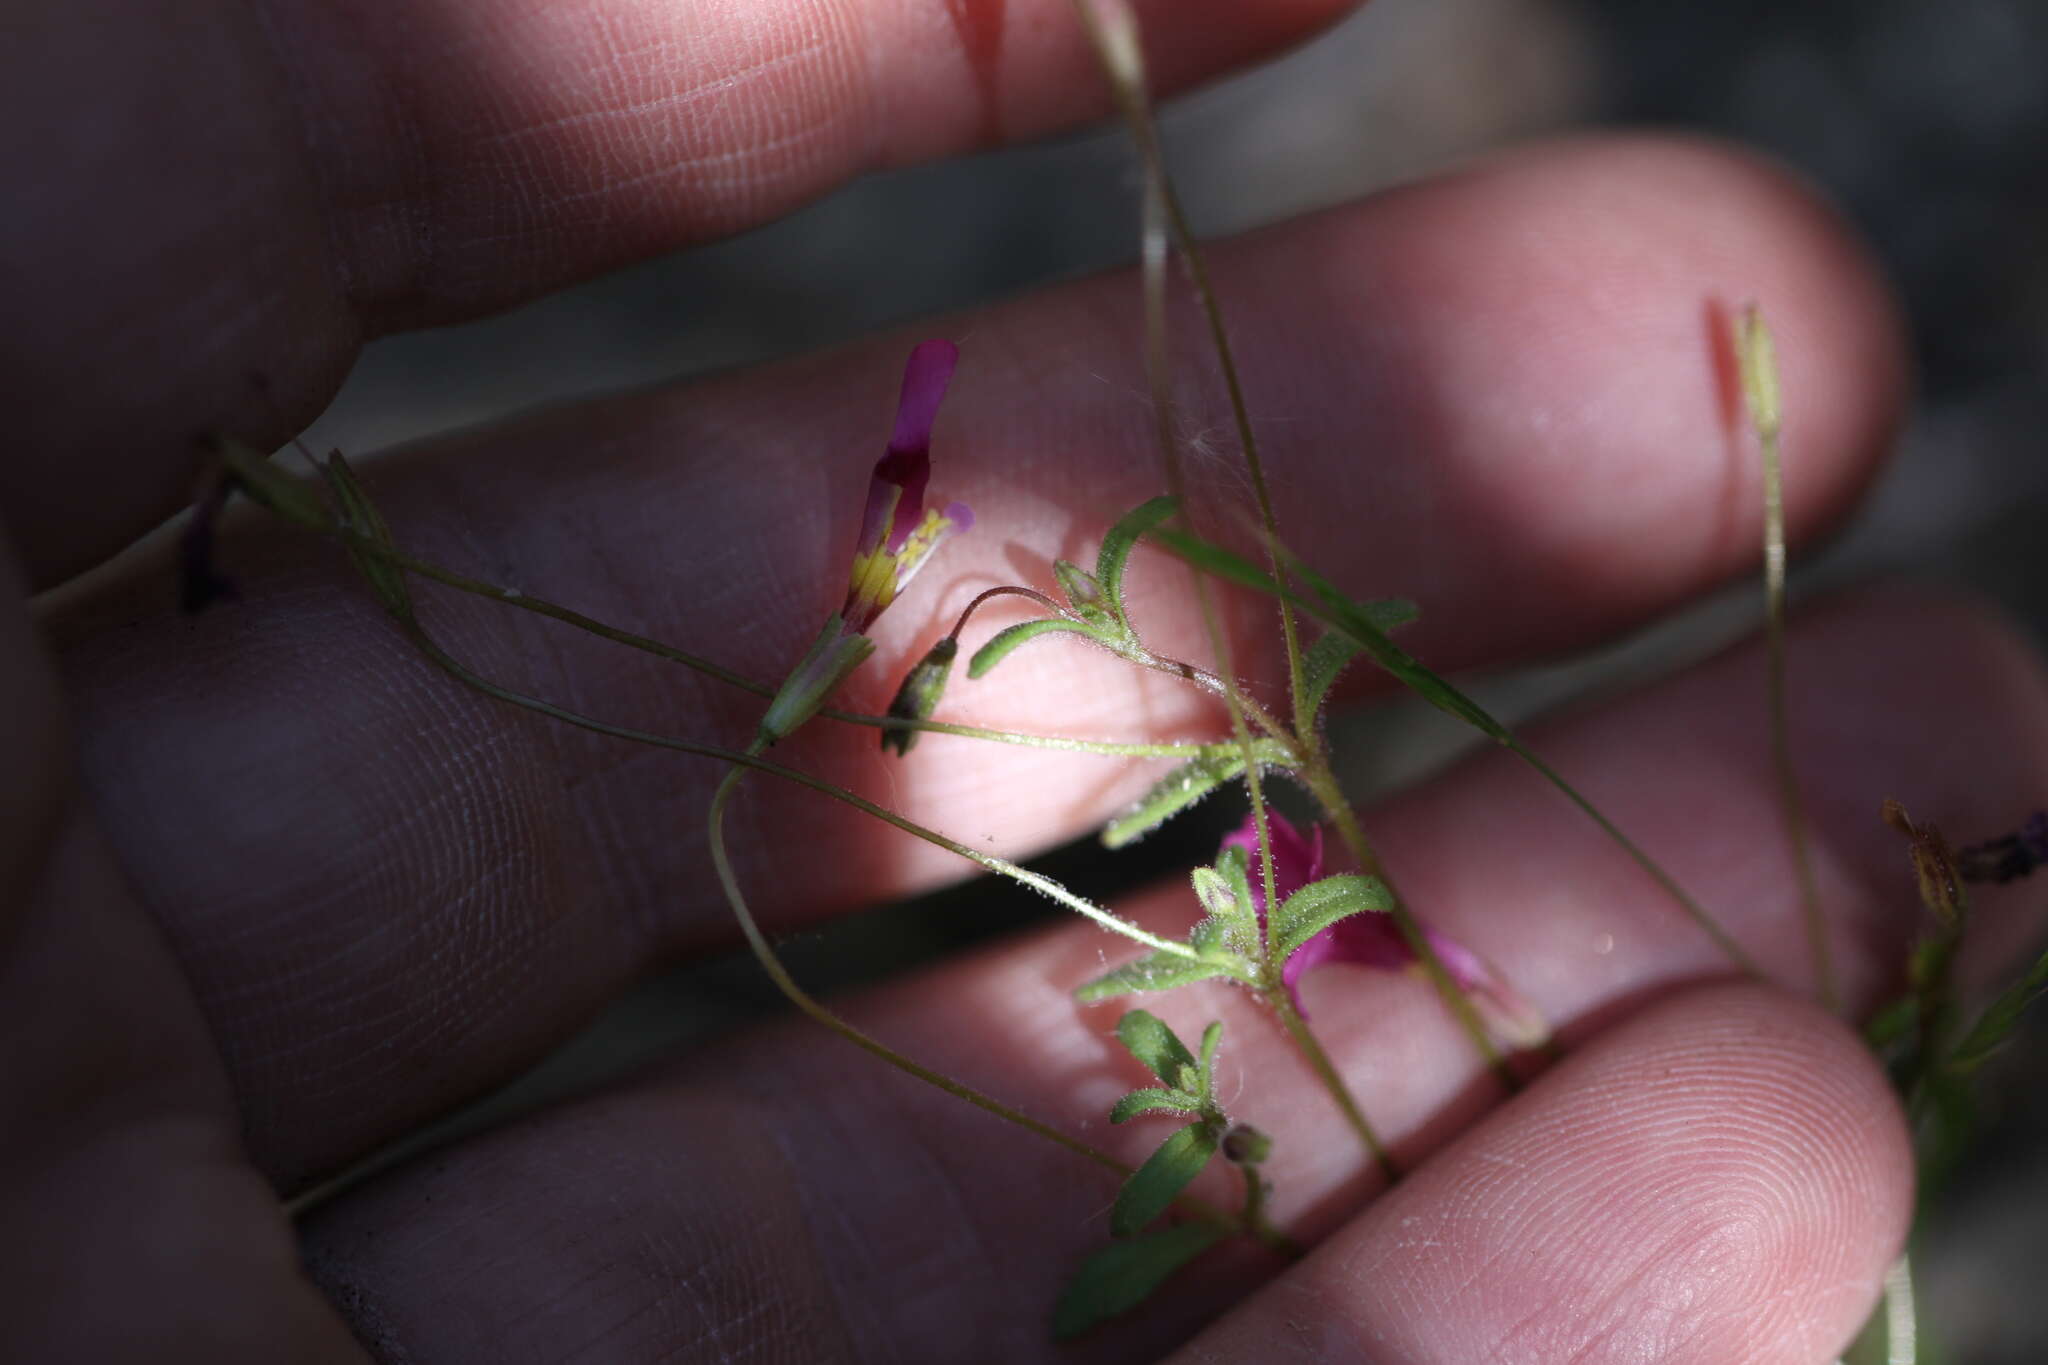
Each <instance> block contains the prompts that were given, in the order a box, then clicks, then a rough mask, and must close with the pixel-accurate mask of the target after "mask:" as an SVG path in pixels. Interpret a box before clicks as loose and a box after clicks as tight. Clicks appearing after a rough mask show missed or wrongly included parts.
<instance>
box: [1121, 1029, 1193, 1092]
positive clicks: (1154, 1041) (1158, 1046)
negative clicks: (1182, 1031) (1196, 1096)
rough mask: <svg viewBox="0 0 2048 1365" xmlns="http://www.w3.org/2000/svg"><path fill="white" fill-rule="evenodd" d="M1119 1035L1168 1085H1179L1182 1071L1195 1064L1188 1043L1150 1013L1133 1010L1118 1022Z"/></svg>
mask: <svg viewBox="0 0 2048 1365" xmlns="http://www.w3.org/2000/svg"><path fill="white" fill-rule="evenodd" d="M1116 1036H1117V1039H1118V1041H1120V1042H1121V1043H1122V1044H1123V1045H1124V1046H1125V1047H1126V1048H1128V1049H1130V1053H1131V1055H1132V1056H1133V1057H1136V1058H1137V1059H1138V1060H1139V1061H1141V1062H1143V1063H1144V1064H1145V1066H1146V1067H1147V1068H1148V1069H1149V1070H1150V1071H1151V1072H1152V1074H1153V1075H1155V1076H1157V1077H1158V1078H1159V1079H1160V1080H1162V1081H1165V1082H1166V1083H1167V1084H1168V1085H1178V1084H1179V1083H1180V1069H1181V1068H1182V1067H1184V1066H1193V1065H1194V1064H1195V1057H1194V1054H1193V1053H1191V1052H1189V1051H1188V1049H1187V1044H1185V1043H1183V1042H1181V1040H1180V1039H1179V1038H1177V1037H1175V1036H1174V1032H1173V1030H1172V1029H1170V1028H1168V1027H1167V1026H1166V1021H1165V1020H1163V1019H1161V1018H1160V1017H1159V1016H1158V1015H1156V1014H1152V1013H1151V1012H1149V1011H1147V1010H1132V1011H1130V1012H1129V1013H1128V1014H1126V1015H1124V1017H1123V1018H1121V1019H1119V1020H1117V1021H1116Z"/></svg>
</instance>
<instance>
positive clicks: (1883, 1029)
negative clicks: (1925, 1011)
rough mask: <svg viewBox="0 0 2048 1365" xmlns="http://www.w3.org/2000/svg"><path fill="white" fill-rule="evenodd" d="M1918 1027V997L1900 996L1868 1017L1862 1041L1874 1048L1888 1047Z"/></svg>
mask: <svg viewBox="0 0 2048 1365" xmlns="http://www.w3.org/2000/svg"><path fill="white" fill-rule="evenodd" d="M1919 1026H1920V1001H1919V999H1918V997H1916V996H1911V995H1902V996H1900V997H1899V998H1898V999H1896V1000H1894V1001H1892V1002H1891V1003H1890V1004H1889V1005H1886V1006H1885V1007H1884V1008H1883V1009H1880V1010H1879V1011H1878V1012H1877V1013H1876V1014H1873V1015H1871V1016H1870V1022H1869V1023H1867V1024H1865V1025H1864V1026H1863V1041H1864V1042H1866V1043H1869V1044H1870V1045H1871V1046H1872V1047H1874V1048H1885V1047H1890V1046H1891V1045H1892V1044H1893V1043H1896V1042H1898V1041H1899V1040H1900V1039H1901V1038H1904V1037H1905V1036H1906V1035H1907V1034H1909V1033H1911V1032H1912V1031H1913V1030H1914V1029H1916V1028H1918V1027H1919Z"/></svg>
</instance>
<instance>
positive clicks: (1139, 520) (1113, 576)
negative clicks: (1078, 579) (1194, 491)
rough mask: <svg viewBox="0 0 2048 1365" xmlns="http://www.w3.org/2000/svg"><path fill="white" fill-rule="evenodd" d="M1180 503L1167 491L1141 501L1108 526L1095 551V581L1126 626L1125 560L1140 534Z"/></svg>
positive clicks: (1128, 627)
mask: <svg viewBox="0 0 2048 1365" xmlns="http://www.w3.org/2000/svg"><path fill="white" fill-rule="evenodd" d="M1177 507H1178V504H1176V503H1175V502H1174V500H1173V499H1172V498H1170V497H1167V496H1166V495H1165V494H1161V495H1160V496H1159V497H1156V498H1153V499H1151V500H1150V501H1147V502H1142V503H1140V504H1138V505H1137V506H1136V507H1133V508H1132V509H1131V510H1130V511H1128V512H1126V513H1124V514H1123V516H1122V517H1120V518H1119V519H1118V520H1117V523H1116V525H1114V526H1112V527H1110V528H1109V530H1108V531H1107V532H1106V533H1105V534H1104V535H1103V537H1102V548H1101V549H1099V550H1097V551H1096V552H1095V581H1096V582H1097V583H1098V584H1100V585H1101V587H1102V595H1103V597H1104V598H1105V599H1106V605H1107V606H1108V607H1109V609H1110V610H1111V611H1112V612H1114V613H1116V619H1117V620H1118V621H1119V622H1121V623H1122V624H1123V627H1124V629H1126V630H1129V629H1130V625H1131V621H1130V618H1129V617H1128V616H1125V615H1124V562H1125V561H1126V560H1128V559H1129V558H1130V557H1131V548H1132V547H1133V546H1135V545H1136V544H1137V543H1138V540H1139V538H1140V537H1142V536H1144V535H1145V534H1146V533H1147V532H1149V531H1150V530H1152V528H1153V527H1155V526H1157V525H1159V524H1160V523H1161V522H1163V521H1165V520H1166V519H1167V518H1168V517H1170V516H1172V515H1173V514H1174V512H1175V510H1176V509H1177Z"/></svg>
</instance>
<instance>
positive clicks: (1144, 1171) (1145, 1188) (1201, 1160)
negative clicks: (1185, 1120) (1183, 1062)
mask: <svg viewBox="0 0 2048 1365" xmlns="http://www.w3.org/2000/svg"><path fill="white" fill-rule="evenodd" d="M1216 1140H1217V1139H1216V1129H1215V1127H1214V1126H1213V1125H1211V1124H1207V1123H1191V1124H1189V1125H1188V1126H1187V1127H1185V1128H1182V1129H1180V1130H1179V1131H1178V1132H1176V1133H1174V1134H1173V1135H1172V1136H1171V1137H1169V1138H1167V1139H1166V1141H1164V1142H1162V1143H1160V1144H1159V1150H1158V1151H1156V1152H1154V1153H1152V1155H1151V1156H1148V1157H1146V1158H1145V1164H1144V1165H1142V1166H1140V1167H1139V1168H1138V1169H1137V1170H1135V1171H1133V1172H1131V1175H1130V1178H1129V1179H1128V1180H1126V1181H1124V1184H1123V1188H1122V1189H1120V1190H1118V1191H1117V1194H1116V1206H1115V1207H1114V1208H1112V1209H1111V1210H1110V1211H1109V1231H1110V1235H1111V1236H1113V1237H1128V1236H1130V1235H1131V1234H1132V1233H1134V1232H1141V1231H1143V1230H1144V1228H1145V1225H1146V1224H1148V1223H1150V1222H1151V1221H1152V1220H1153V1219H1154V1218H1157V1217H1158V1216H1159V1215H1160V1214H1162V1213H1165V1212H1166V1210H1167V1208H1168V1207H1169V1206H1170V1205H1171V1204H1172V1203H1173V1201H1174V1200H1176V1199H1178V1198H1179V1197H1180V1192H1181V1191H1182V1190H1184V1189H1186V1188H1187V1187H1188V1183H1189V1182H1190V1181H1192V1180H1193V1179H1194V1178H1195V1177H1196V1176H1198V1175H1200V1174H1201V1173H1202V1168H1203V1167H1204V1166H1206V1165H1208V1164H1209V1158H1210V1157H1212V1156H1214V1155H1216Z"/></svg>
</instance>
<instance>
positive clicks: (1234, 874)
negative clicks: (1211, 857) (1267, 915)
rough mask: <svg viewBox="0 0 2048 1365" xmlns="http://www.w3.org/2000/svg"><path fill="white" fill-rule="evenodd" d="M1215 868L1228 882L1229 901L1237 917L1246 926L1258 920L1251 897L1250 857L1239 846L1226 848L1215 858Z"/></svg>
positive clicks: (1255, 904) (1256, 903)
mask: <svg viewBox="0 0 2048 1365" xmlns="http://www.w3.org/2000/svg"><path fill="white" fill-rule="evenodd" d="M1216 870H1217V871H1218V872H1220V873H1222V874H1223V876H1224V878H1225V879H1226V880H1227V881H1228V882H1229V883H1230V897H1231V903H1232V904H1233V905H1234V906H1235V907H1236V909H1237V918H1238V919H1239V920H1241V921H1243V922H1244V923H1245V924H1246V925H1247V926H1254V925H1256V924H1257V922H1258V910H1257V908H1256V907H1257V906H1258V902H1257V901H1255V900H1253V899H1252V883H1251V877H1250V859H1249V858H1247V857H1246V856H1245V851H1244V850H1243V849H1241V848H1227V849H1225V850H1223V852H1222V853H1221V854H1220V855H1219V856H1218V857H1217V859H1216Z"/></svg>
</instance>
